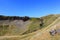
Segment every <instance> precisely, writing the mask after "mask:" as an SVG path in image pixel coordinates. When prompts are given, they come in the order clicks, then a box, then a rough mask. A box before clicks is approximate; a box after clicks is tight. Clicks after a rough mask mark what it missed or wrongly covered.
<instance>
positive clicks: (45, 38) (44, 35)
mask: <svg viewBox="0 0 60 40" xmlns="http://www.w3.org/2000/svg"><path fill="white" fill-rule="evenodd" d="M59 20H60V18H58V19H57V20H56V21H54V22H53V23H52V24H51V26H50V25H49V26H47V27H46V28H45V29H43V30H42V31H40V32H38V33H37V34H36V35H34V36H32V38H31V39H30V40H60V35H59V34H58V33H57V34H56V35H54V36H52V35H50V33H49V31H50V30H52V29H58V28H60V21H59Z"/></svg>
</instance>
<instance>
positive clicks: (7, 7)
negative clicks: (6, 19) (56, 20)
mask: <svg viewBox="0 0 60 40" xmlns="http://www.w3.org/2000/svg"><path fill="white" fill-rule="evenodd" d="M48 14H60V0H0V15H7V16H30V17H40V16H44V15H48Z"/></svg>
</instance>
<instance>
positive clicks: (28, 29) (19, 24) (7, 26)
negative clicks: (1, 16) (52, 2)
mask: <svg viewBox="0 0 60 40" xmlns="http://www.w3.org/2000/svg"><path fill="white" fill-rule="evenodd" d="M59 16H60V15H53V14H51V15H47V16H43V17H41V18H43V22H44V24H43V27H42V28H45V27H47V26H48V25H50V24H51V23H52V22H54V21H55V20H56V19H57V18H58V17H59ZM37 30H41V26H40V18H31V19H30V20H28V21H26V22H23V21H22V20H13V21H11V20H0V35H1V36H2V35H21V34H22V35H23V34H29V33H32V32H35V31H37Z"/></svg>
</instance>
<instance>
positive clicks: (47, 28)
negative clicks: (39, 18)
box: [30, 17, 60, 40]
mask: <svg viewBox="0 0 60 40" xmlns="http://www.w3.org/2000/svg"><path fill="white" fill-rule="evenodd" d="M58 20H60V17H59V18H57V19H56V20H55V21H54V22H53V23H52V24H50V25H49V26H47V27H46V28H44V29H42V30H41V31H40V32H38V33H37V34H36V35H34V36H33V37H32V38H31V39H30V40H34V39H35V38H37V37H39V36H40V35H42V34H43V33H44V32H47V31H50V30H51V29H55V28H56V25H54V24H55V23H56V22H57V21H58ZM58 24H60V22H59V23H58ZM52 25H54V26H52Z"/></svg>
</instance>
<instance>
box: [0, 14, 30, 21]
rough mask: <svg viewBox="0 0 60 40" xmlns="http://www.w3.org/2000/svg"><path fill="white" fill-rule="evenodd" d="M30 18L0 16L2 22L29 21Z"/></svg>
mask: <svg viewBox="0 0 60 40" xmlns="http://www.w3.org/2000/svg"><path fill="white" fill-rule="evenodd" d="M29 19H30V18H29V17H28V16H25V17H19V16H3V15H0V20H23V21H27V20H29Z"/></svg>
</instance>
